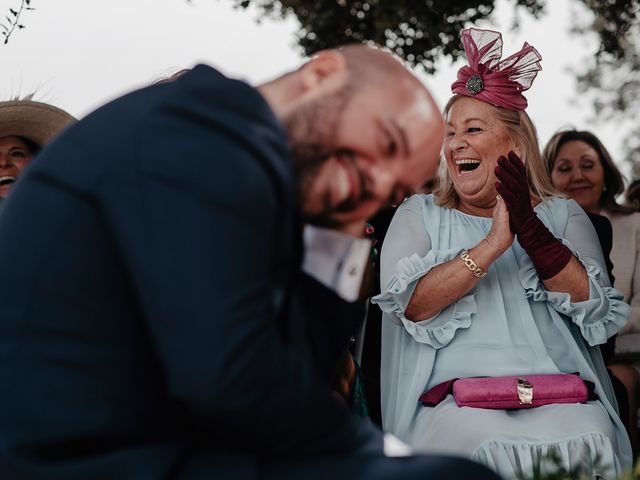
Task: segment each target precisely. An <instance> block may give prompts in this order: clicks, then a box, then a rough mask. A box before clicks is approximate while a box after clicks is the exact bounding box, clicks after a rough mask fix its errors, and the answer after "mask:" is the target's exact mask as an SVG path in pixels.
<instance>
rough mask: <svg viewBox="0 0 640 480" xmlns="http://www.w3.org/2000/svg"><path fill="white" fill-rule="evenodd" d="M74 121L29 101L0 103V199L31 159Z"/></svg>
mask: <svg viewBox="0 0 640 480" xmlns="http://www.w3.org/2000/svg"><path fill="white" fill-rule="evenodd" d="M73 121H74V118H73V117H72V116H71V115H69V114H68V113H67V112H65V111H64V110H61V109H59V108H57V107H54V106H52V105H48V104H46V103H41V102H34V101H31V100H12V101H8V102H0V198H2V199H4V198H6V197H7V195H8V194H9V191H10V190H11V188H12V187H13V184H14V183H15V182H16V181H17V180H18V177H19V176H20V174H21V173H22V172H23V170H24V169H25V168H26V167H27V166H28V165H29V163H31V160H32V159H33V157H34V156H35V155H36V154H37V153H38V152H39V151H40V149H41V148H42V147H44V145H46V144H47V143H48V142H50V141H51V140H52V139H53V138H54V137H55V136H56V135H57V134H59V133H60V132H61V131H62V130H63V129H64V128H65V127H66V126H67V125H69V124H70V123H71V122H73Z"/></svg>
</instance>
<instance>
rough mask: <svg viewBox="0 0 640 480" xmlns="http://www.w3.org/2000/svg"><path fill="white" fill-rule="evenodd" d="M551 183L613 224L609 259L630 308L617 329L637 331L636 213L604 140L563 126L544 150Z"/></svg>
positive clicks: (639, 226) (639, 262) (639, 229)
mask: <svg viewBox="0 0 640 480" xmlns="http://www.w3.org/2000/svg"><path fill="white" fill-rule="evenodd" d="M543 155H544V158H545V160H546V162H547V165H548V168H549V172H550V174H551V182H552V183H553V185H554V186H555V187H556V188H557V189H558V190H560V191H561V192H563V193H565V194H567V195H568V196H569V197H571V198H573V199H574V200H575V201H576V202H578V204H579V205H580V206H581V207H582V208H583V209H584V210H585V211H586V212H589V213H597V214H600V215H604V216H605V217H607V218H608V219H609V220H610V221H611V226H612V227H613V248H612V250H611V261H612V262H613V275H614V277H615V280H616V288H617V289H619V290H620V291H622V293H623V294H624V298H625V301H626V302H627V303H629V304H630V306H631V313H630V314H629V323H628V324H627V326H626V327H625V328H624V330H623V331H622V332H621V336H623V335H624V334H627V333H640V251H639V246H640V213H637V212H635V210H634V208H633V207H631V206H627V205H621V204H619V203H618V201H617V200H616V197H617V196H618V195H620V194H622V193H623V192H624V179H623V176H622V174H621V173H620V171H619V170H618V168H617V167H616V165H615V164H614V163H613V160H612V159H611V155H610V154H609V152H608V151H607V149H606V148H605V147H604V145H603V144H602V142H601V141H600V140H599V139H598V138H597V137H596V136H595V135H594V134H592V133H591V132H587V131H580V130H564V131H560V132H558V133H556V134H555V135H554V136H553V137H552V138H551V140H549V143H548V144H547V146H546V147H545V149H544V152H543Z"/></svg>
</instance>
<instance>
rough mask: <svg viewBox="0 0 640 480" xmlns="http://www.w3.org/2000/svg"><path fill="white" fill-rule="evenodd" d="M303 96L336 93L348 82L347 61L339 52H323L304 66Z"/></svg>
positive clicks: (302, 73)
mask: <svg viewBox="0 0 640 480" xmlns="http://www.w3.org/2000/svg"><path fill="white" fill-rule="evenodd" d="M299 74H300V89H301V94H302V95H305V96H307V95H308V96H315V95H316V94H324V93H327V92H331V91H335V90H337V89H338V88H340V87H341V86H343V85H344V84H345V83H346V81H347V61H346V59H345V58H344V55H342V53H340V52H339V51H337V50H323V51H322V52H319V53H317V54H316V55H314V56H313V57H312V58H311V60H309V61H308V62H307V63H306V64H304V65H303V66H302V68H301V69H300V71H299Z"/></svg>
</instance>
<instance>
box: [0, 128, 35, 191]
mask: <svg viewBox="0 0 640 480" xmlns="http://www.w3.org/2000/svg"><path fill="white" fill-rule="evenodd" d="M32 158H33V154H32V152H31V149H30V148H29V147H28V146H27V144H26V143H24V142H23V141H22V140H21V139H20V138H18V137H2V138H0V197H1V198H5V197H6V196H7V195H8V194H9V190H11V187H13V184H14V183H15V182H16V180H18V176H20V174H21V173H22V171H23V170H24V169H25V168H27V165H29V163H30V162H31V159H32Z"/></svg>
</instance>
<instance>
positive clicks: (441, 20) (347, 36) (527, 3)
mask: <svg viewBox="0 0 640 480" xmlns="http://www.w3.org/2000/svg"><path fill="white" fill-rule="evenodd" d="M233 1H234V4H235V6H236V7H239V8H247V7H248V6H249V5H254V6H257V7H258V8H259V9H260V10H261V12H262V13H263V14H265V15H267V16H276V17H277V16H280V17H284V16H287V15H294V16H295V17H296V18H297V19H298V21H299V22H300V30H299V31H298V33H297V41H298V44H299V45H300V47H301V48H302V49H303V51H304V53H305V54H307V55H310V54H313V53H315V52H317V51H318V50H322V49H325V48H331V47H335V46H337V45H342V44H344V43H348V42H362V41H372V42H375V43H377V44H379V45H384V46H386V47H388V48H389V49H390V50H392V51H393V52H395V53H396V54H398V55H399V56H400V57H402V58H404V59H405V60H406V61H407V62H409V63H410V64H412V65H414V66H421V67H422V68H424V69H425V70H426V71H427V72H433V71H434V70H435V61H436V60H437V59H438V58H439V57H441V56H442V55H449V56H451V57H452V58H453V59H456V58H458V57H459V56H460V55H461V54H463V53H464V51H463V50H462V45H461V44H460V41H459V37H458V35H459V33H460V30H461V29H463V28H464V27H465V26H467V25H469V24H470V23H474V22H477V21H478V20H481V19H485V18H487V17H488V16H489V15H491V13H492V12H493V9H494V3H495V2H494V0H480V1H478V0H450V1H447V0H393V1H392V0H386V1H385V0H355V1H347V0H331V1H325V2H318V1H314V0H275V1H274V0H233ZM513 3H514V5H515V8H517V7H523V8H524V9H525V10H526V11H527V12H528V13H530V14H532V15H534V16H536V17H537V16H539V15H540V14H541V13H542V12H543V9H544V0H513Z"/></svg>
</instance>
